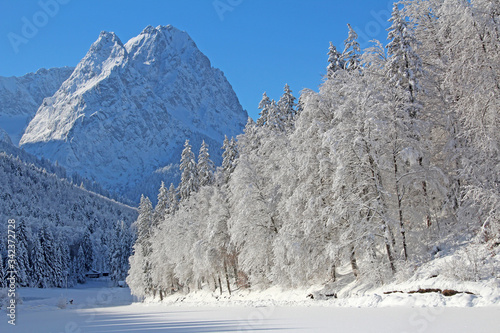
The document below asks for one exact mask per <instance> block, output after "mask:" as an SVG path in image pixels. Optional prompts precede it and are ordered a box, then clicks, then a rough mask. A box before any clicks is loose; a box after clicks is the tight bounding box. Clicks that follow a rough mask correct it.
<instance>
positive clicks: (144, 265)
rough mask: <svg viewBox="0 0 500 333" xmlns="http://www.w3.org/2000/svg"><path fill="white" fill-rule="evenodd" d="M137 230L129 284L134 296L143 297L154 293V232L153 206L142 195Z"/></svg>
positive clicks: (136, 224)
mask: <svg viewBox="0 0 500 333" xmlns="http://www.w3.org/2000/svg"><path fill="white" fill-rule="evenodd" d="M134 225H135V228H136V230H137V239H136V241H135V244H134V247H133V249H134V253H133V255H132V256H131V257H130V259H129V261H130V270H129V275H128V277H127V284H128V285H129V286H130V289H131V291H132V293H133V294H134V295H137V296H140V297H143V296H146V295H150V294H151V293H152V291H153V290H152V289H153V285H152V279H151V268H152V267H151V258H150V256H151V253H152V244H151V237H152V232H153V230H152V229H153V227H152V225H153V206H152V204H151V201H150V200H149V198H148V197H145V196H144V195H141V202H140V203H139V217H138V218H137V221H136V222H135V223H134Z"/></svg>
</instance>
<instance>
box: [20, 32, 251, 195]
mask: <svg viewBox="0 0 500 333" xmlns="http://www.w3.org/2000/svg"><path fill="white" fill-rule="evenodd" d="M247 117H248V116H247V113H246V111H244V110H243V109H242V107H241V105H240V103H239V101H238V98H237V97H236V94H235V93H234V91H233V89H232V87H231V85H230V84H229V83H228V81H227V80H226V78H225V77H224V74H223V73H222V72H221V71H220V70H218V69H215V68H212V67H211V65H210V61H209V60H208V58H207V57H206V56H205V55H203V53H201V52H200V51H199V50H198V48H197V47H196V44H195V43H194V42H193V41H192V39H191V38H190V37H189V36H188V34H187V33H185V32H183V31H179V30H178V29H176V28H174V27H172V26H165V27H164V26H159V27H157V28H153V27H147V28H146V29H144V31H143V32H142V33H141V34H140V35H139V36H137V37H134V38H132V39H131V40H129V41H128V42H127V43H126V44H123V43H122V42H121V41H120V39H119V38H118V37H117V36H116V35H115V34H114V33H108V32H102V33H101V34H100V36H99V38H98V40H97V41H96V42H95V43H94V44H93V45H92V46H91V48H90V50H89V51H88V53H87V54H86V56H85V57H84V58H83V59H82V60H81V61H80V63H79V64H78V66H77V67H76V68H75V70H74V71H73V73H72V74H71V76H70V77H69V79H68V80H66V81H65V82H64V83H63V84H62V86H61V87H60V88H59V90H57V92H55V94H54V95H53V96H52V97H50V98H47V99H45V100H44V101H43V103H42V105H41V106H40V108H39V109H38V112H37V113H36V115H35V117H34V118H33V120H32V121H31V122H30V124H29V126H28V128H27V129H26V131H25V133H24V135H23V137H22V139H21V142H20V145H21V146H22V147H23V148H25V149H26V150H27V151H29V152H31V153H33V154H35V155H38V156H43V157H45V158H48V159H50V160H52V161H55V160H57V161H58V162H59V163H60V164H61V165H63V166H65V167H66V168H67V169H68V170H69V171H70V172H78V173H80V174H81V175H82V176H84V177H87V178H89V179H93V180H96V181H98V182H100V183H101V184H102V185H103V186H104V187H105V188H107V189H108V190H112V191H118V192H120V193H122V194H123V195H126V196H128V197H129V198H132V197H133V199H137V196H138V195H139V193H138V192H137V190H136V189H137V186H139V187H144V184H143V182H144V179H147V178H148V177H149V178H151V177H150V176H151V174H153V173H154V172H155V170H157V169H159V168H162V167H165V166H166V165H169V164H172V163H177V162H178V160H179V158H180V153H181V151H182V145H183V143H184V141H185V140H186V139H190V140H191V142H192V144H193V146H194V148H195V147H197V146H198V147H199V143H200V142H201V140H205V141H206V142H207V143H208V144H209V145H210V146H211V148H212V149H211V150H212V152H213V153H212V155H213V156H214V155H219V154H220V146H221V145H222V140H223V139H224V135H225V134H226V135H228V136H234V135H237V134H239V133H240V132H241V131H242V129H243V127H244V124H245V123H246V120H247ZM156 186H157V184H154V185H153V184H151V188H155V187H156Z"/></svg>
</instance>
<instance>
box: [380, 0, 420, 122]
mask: <svg viewBox="0 0 500 333" xmlns="http://www.w3.org/2000/svg"><path fill="white" fill-rule="evenodd" d="M389 21H390V22H391V23H392V24H391V26H390V27H389V28H388V29H387V30H388V31H389V33H388V36H387V38H388V39H389V40H390V42H389V43H388V44H387V46H386V47H387V51H388V53H389V56H390V57H389V61H388V64H387V73H388V76H389V78H390V80H391V82H392V83H393V84H394V85H396V86H398V87H401V88H402V89H403V90H404V91H406V92H407V94H408V97H407V108H408V113H409V115H410V117H411V118H417V116H418V112H419V109H420V108H421V106H420V105H419V104H418V100H417V94H418V91H419V90H420V89H421V88H420V84H419V77H420V76H421V75H422V73H423V69H422V60H421V59H420V56H419V55H418V54H417V53H416V52H415V47H416V46H417V45H418V41H417V39H416V38H415V33H414V30H413V28H412V26H411V25H410V23H409V22H408V21H407V20H405V18H404V17H403V16H402V15H401V12H400V10H399V8H398V3H395V4H394V7H393V10H392V16H391V18H390V19H389Z"/></svg>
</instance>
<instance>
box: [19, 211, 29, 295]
mask: <svg viewBox="0 0 500 333" xmlns="http://www.w3.org/2000/svg"><path fill="white" fill-rule="evenodd" d="M16 229H17V230H16V272H17V279H18V283H19V286H21V287H30V286H31V285H32V283H31V275H32V271H31V265H30V261H29V253H28V235H27V232H28V231H27V230H26V226H25V222H24V221H23V220H19V222H18V224H17V226H16Z"/></svg>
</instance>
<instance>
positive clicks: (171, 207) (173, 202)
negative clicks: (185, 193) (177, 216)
mask: <svg viewBox="0 0 500 333" xmlns="http://www.w3.org/2000/svg"><path fill="white" fill-rule="evenodd" d="M178 207H179V196H178V193H177V189H176V188H175V186H174V184H172V183H170V187H169V188H168V210H167V213H168V214H173V213H175V212H176V211H177V208H178Z"/></svg>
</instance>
